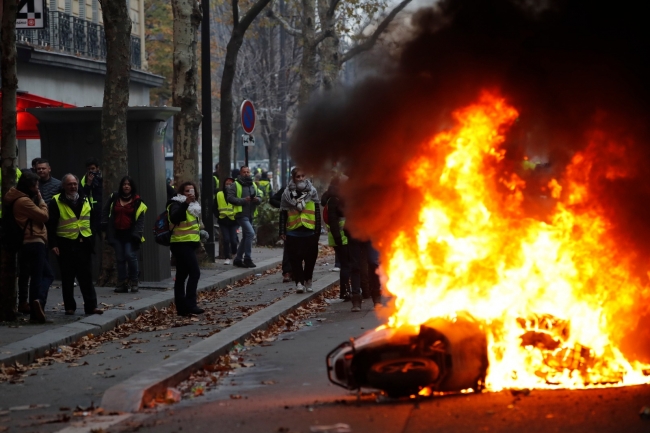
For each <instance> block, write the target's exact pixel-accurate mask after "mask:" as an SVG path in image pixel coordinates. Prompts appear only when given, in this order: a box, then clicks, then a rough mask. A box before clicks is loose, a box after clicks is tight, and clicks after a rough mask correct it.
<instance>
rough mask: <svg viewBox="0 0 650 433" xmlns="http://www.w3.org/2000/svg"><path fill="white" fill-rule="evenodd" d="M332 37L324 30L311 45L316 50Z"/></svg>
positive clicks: (329, 32) (331, 33)
mask: <svg viewBox="0 0 650 433" xmlns="http://www.w3.org/2000/svg"><path fill="white" fill-rule="evenodd" d="M409 1H411V0H409ZM332 35H333V32H332V30H330V29H327V30H324V31H322V32H319V33H316V37H315V38H314V40H313V41H312V43H311V45H312V47H314V48H316V47H317V46H318V44H320V43H321V42H323V41H324V40H325V39H327V38H329V37H330V36H332Z"/></svg>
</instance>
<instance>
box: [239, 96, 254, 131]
mask: <svg viewBox="0 0 650 433" xmlns="http://www.w3.org/2000/svg"><path fill="white" fill-rule="evenodd" d="M240 117H241V126H242V128H244V132H245V133H246V134H252V133H253V130H254V129H255V120H256V116H255V107H254V106H253V103H252V102H251V101H249V100H247V99H246V100H244V102H243V103H242V104H241V109H240Z"/></svg>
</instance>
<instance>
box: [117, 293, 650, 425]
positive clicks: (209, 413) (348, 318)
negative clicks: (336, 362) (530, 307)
mask: <svg viewBox="0 0 650 433" xmlns="http://www.w3.org/2000/svg"><path fill="white" fill-rule="evenodd" d="M371 308H372V307H371V306H370V305H369V303H368V302H364V306H363V311H362V312H361V313H351V312H349V309H350V304H349V303H344V304H333V305H332V306H331V307H330V308H329V309H328V311H326V312H324V313H321V314H319V316H318V319H321V321H319V320H316V319H314V320H311V323H312V325H313V326H308V327H305V328H303V329H302V330H300V331H298V332H294V333H291V334H283V335H282V336H281V337H280V339H278V341H276V342H274V343H272V344H270V345H267V346H265V347H256V348H254V349H252V350H251V351H250V352H248V353H247V354H246V355H245V357H246V359H247V361H248V362H252V363H254V364H255V365H254V366H253V367H250V368H240V369H237V370H235V371H234V372H233V373H232V374H231V375H230V376H228V378H227V379H226V380H225V381H224V382H223V383H222V384H221V385H220V386H218V387H217V388H216V389H214V390H212V391H210V392H208V393H207V394H206V395H204V396H201V397H197V398H195V399H191V400H183V401H181V402H180V403H178V404H175V405H171V406H166V407H163V408H159V409H158V410H157V412H155V413H152V414H146V415H138V416H135V417H131V418H130V419H129V420H127V421H125V422H124V423H122V424H118V425H115V426H113V427H111V428H110V429H109V431H110V432H117V431H123V432H130V431H138V432H156V433H162V432H178V431H182V432H188V431H191V432H193V431H196V432H229V433H231V432H237V433H261V432H268V433H299V432H301V433H302V432H305V433H306V432H310V431H312V432H313V431H319V430H318V428H319V427H321V428H322V427H323V426H335V425H336V424H339V423H342V424H346V425H347V426H349V431H351V432H354V433H363V432H369V433H370V432H372V433H384V432H385V433H397V432H403V433H417V432H431V431H436V432H483V431H487V432H589V433H593V432H626V433H633V432H644V433H648V432H650V420H642V419H641V418H640V417H639V410H640V409H641V408H642V407H643V406H650V386H636V387H627V388H608V389H592V390H584V391H565V390H556V391H536V390H533V391H532V392H531V394H530V395H528V396H526V397H523V396H522V397H513V396H512V395H511V393H510V392H508V391H505V392H500V393H483V394H465V395H457V396H446V397H438V398H430V399H425V400H423V401H421V402H420V404H419V406H418V405H416V404H415V403H414V402H413V401H394V400H388V399H385V398H383V397H381V396H379V397H378V396H377V395H374V394H364V395H363V396H362V397H361V401H360V402H358V401H357V398H356V395H355V394H353V393H350V392H348V391H346V390H344V389H342V388H339V387H337V386H335V385H332V384H331V383H329V381H328V380H327V375H326V367H325V355H326V354H327V353H328V352H329V351H330V350H331V349H333V348H334V347H335V346H337V345H338V344H339V343H341V342H343V341H345V340H346V339H348V338H349V337H351V336H358V335H360V334H361V333H363V332H364V331H366V330H369V329H372V328H374V327H375V326H376V325H377V324H378V323H379V320H378V319H377V318H376V316H375V313H374V312H373V311H372V309H371ZM322 319H325V320H322ZM339 427H341V426H339ZM320 431H329V432H330V433H334V432H337V431H338V432H341V433H343V432H344V431H346V430H345V429H339V430H337V429H336V428H330V429H329V430H320Z"/></svg>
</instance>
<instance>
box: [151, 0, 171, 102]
mask: <svg viewBox="0 0 650 433" xmlns="http://www.w3.org/2000/svg"><path fill="white" fill-rule="evenodd" d="M144 8H145V23H146V26H145V41H146V44H145V50H146V56H147V62H148V64H149V71H150V72H152V73H154V74H157V75H162V76H163V77H165V81H164V83H163V85H162V86H161V87H158V88H156V89H152V90H151V93H150V95H151V96H150V103H151V105H155V106H161V105H171V99H172V89H171V82H172V74H173V70H172V65H173V58H174V42H173V39H174V38H173V27H174V26H173V23H174V17H173V13H172V6H171V2H170V1H169V0H144Z"/></svg>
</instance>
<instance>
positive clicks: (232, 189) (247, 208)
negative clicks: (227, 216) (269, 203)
mask: <svg viewBox="0 0 650 433" xmlns="http://www.w3.org/2000/svg"><path fill="white" fill-rule="evenodd" d="M237 183H239V184H240V185H241V198H239V197H237ZM227 193H228V194H227V197H226V200H227V201H228V203H230V204H232V205H235V206H241V207H242V211H241V212H238V213H237V214H236V215H235V217H236V218H239V217H248V218H249V219H250V220H251V221H252V220H253V215H254V214H255V209H256V208H257V206H258V205H259V203H260V201H259V200H260V199H259V198H257V199H256V200H251V201H246V197H260V196H261V193H260V191H259V190H258V189H257V188H256V187H255V184H254V183H253V178H251V177H249V178H243V177H241V176H237V179H236V180H235V181H234V182H233V183H232V185H230V186H229V187H228V190H227Z"/></svg>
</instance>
